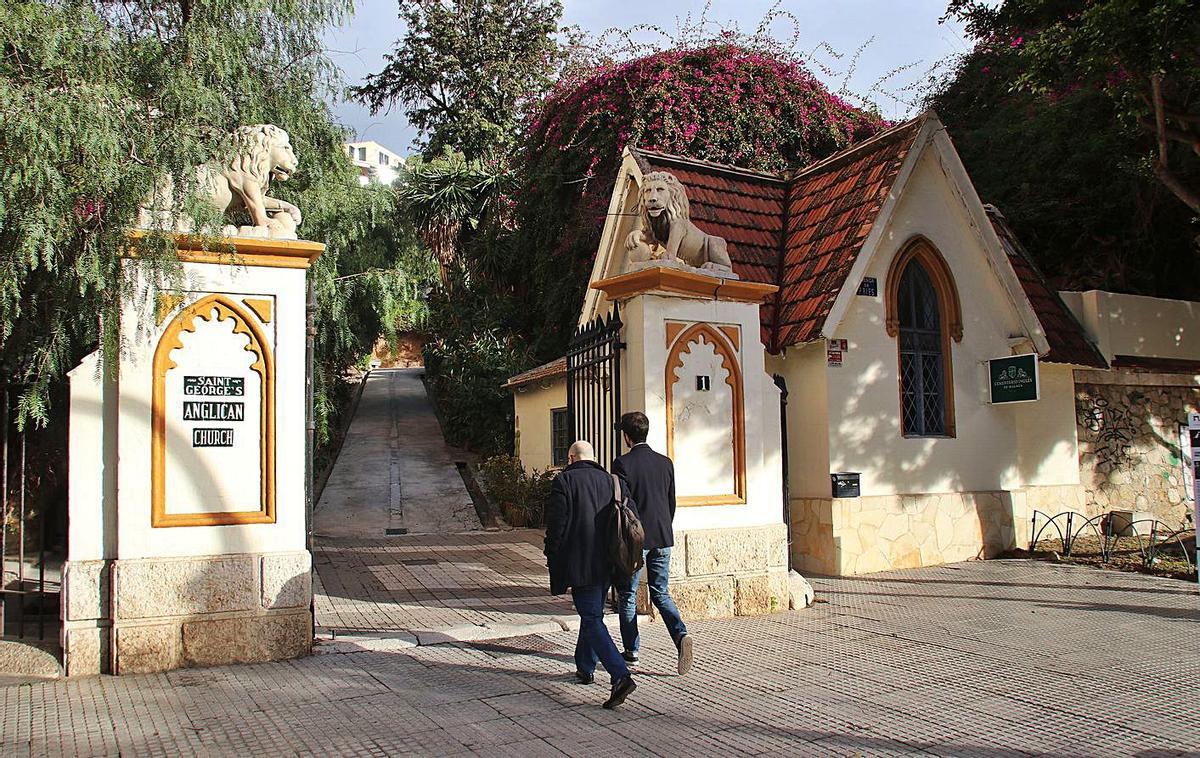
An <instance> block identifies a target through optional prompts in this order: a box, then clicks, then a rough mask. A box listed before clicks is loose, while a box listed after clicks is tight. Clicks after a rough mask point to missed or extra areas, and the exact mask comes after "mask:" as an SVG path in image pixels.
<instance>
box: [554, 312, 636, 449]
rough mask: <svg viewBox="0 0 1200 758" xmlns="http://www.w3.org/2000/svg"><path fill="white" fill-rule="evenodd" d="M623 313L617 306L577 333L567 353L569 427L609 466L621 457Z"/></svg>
mask: <svg viewBox="0 0 1200 758" xmlns="http://www.w3.org/2000/svg"><path fill="white" fill-rule="evenodd" d="M621 327H622V324H621V314H620V313H619V311H618V309H617V307H616V306H613V311H612V313H610V314H609V315H608V316H601V317H598V318H596V319H595V320H593V321H591V322H590V323H588V324H585V325H584V326H582V327H580V328H579V329H577V330H576V331H575V336H574V337H572V338H571V344H570V347H569V348H568V350H567V413H568V421H567V428H568V429H570V430H571V434H572V435H573V436H572V440H571V441H572V442H574V441H575V440H587V441H588V442H591V443H592V446H593V447H594V448H595V449H596V460H597V461H598V462H599V463H600V464H602V465H604V466H606V467H610V466H611V465H612V462H613V460H614V459H615V458H616V457H617V456H618V455H620V454H621V431H620V428H619V426H618V425H619V423H620V420H621V349H622V348H624V347H625V344H624V343H623V342H621Z"/></svg>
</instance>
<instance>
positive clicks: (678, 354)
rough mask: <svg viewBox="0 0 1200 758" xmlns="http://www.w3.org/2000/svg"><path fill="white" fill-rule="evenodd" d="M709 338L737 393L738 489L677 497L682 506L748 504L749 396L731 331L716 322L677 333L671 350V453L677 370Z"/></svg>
mask: <svg viewBox="0 0 1200 758" xmlns="http://www.w3.org/2000/svg"><path fill="white" fill-rule="evenodd" d="M702 342H707V343H710V344H712V346H713V348H714V349H715V350H716V352H717V355H719V356H720V358H721V366H722V368H724V369H725V383H726V384H728V385H729V388H730V390H731V391H732V397H733V418H732V419H731V420H730V421H731V425H732V427H733V430H732V431H733V478H734V491H733V492H730V493H722V494H720V495H684V496H681V497H679V498H678V499H677V501H678V504H679V505H680V506H693V505H744V504H745V502H746V411H745V407H746V398H745V395H744V394H743V388H742V367H741V364H739V363H738V356H737V348H735V347H734V346H733V345H732V344H730V342H729V338H728V335H726V334H725V333H724V332H723V331H721V330H718V329H716V328H714V327H713V325H712V324H706V323H702V322H701V323H696V324H692V325H691V326H689V327H687V328H686V329H684V330H682V333H679V334H677V336H676V338H675V340H674V342H673V343H672V344H671V345H670V351H669V352H668V353H667V366H666V369H667V376H666V387H667V392H666V401H667V403H666V404H667V457H668V458H671V459H674V458H675V407H674V403H675V384H676V383H677V382H678V381H679V376H678V375H677V374H676V372H677V371H679V369H680V368H682V367H683V354H684V353H688V352H691V346H692V345H695V344H700V343H702Z"/></svg>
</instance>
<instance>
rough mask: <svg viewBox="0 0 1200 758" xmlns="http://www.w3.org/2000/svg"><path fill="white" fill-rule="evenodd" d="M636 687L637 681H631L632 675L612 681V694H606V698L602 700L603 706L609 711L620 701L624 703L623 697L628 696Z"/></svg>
mask: <svg viewBox="0 0 1200 758" xmlns="http://www.w3.org/2000/svg"><path fill="white" fill-rule="evenodd" d="M636 689H637V682H635V681H633V677H632V676H626V677H623V678H621V679H618V680H617V681H615V682H613V686H612V694H611V695H609V696H608V700H605V701H604V707H605V708H607V709H608V710H610V711H611V710H612V709H613V708H616V707H617V706H618V705H620V704H621V703H624V702H625V698H627V697H629V696H630V695H631V694H632V693H633V691H634V690H636Z"/></svg>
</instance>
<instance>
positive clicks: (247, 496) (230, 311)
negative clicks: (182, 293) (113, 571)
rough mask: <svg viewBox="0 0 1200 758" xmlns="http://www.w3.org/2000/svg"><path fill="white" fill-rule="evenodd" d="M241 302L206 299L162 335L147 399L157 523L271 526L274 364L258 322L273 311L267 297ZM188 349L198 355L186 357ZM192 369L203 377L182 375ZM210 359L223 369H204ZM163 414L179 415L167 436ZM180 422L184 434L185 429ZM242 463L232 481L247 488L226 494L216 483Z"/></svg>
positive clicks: (182, 314)
mask: <svg viewBox="0 0 1200 758" xmlns="http://www.w3.org/2000/svg"><path fill="white" fill-rule="evenodd" d="M244 302H247V303H248V304H251V309H250V310H247V309H246V308H243V307H242V306H241V305H239V304H238V303H236V302H235V301H234V300H233V298H232V297H227V296H225V295H220V294H214V295H207V296H205V297H202V298H201V299H200V300H198V301H196V302H195V303H192V304H191V305H188V306H186V307H185V308H184V309H183V310H182V311H181V312H180V313H179V314H178V315H177V316H175V318H174V319H172V320H171V322H170V323H169V324H168V325H167V328H166V329H165V330H164V331H163V334H162V337H161V338H160V339H159V341H158V346H157V348H156V349H155V351H154V364H153V365H154V387H153V394H152V401H151V445H150V477H151V502H150V506H151V507H150V521H151V526H153V527H171V526H220V525H227V524H271V523H275V418H274V415H275V369H274V359H273V356H272V350H271V344H270V343H269V342H268V340H267V337H266V335H265V333H264V332H263V329H262V324H261V323H260V322H261V321H266V320H269V316H268V318H264V317H263V315H262V314H263V313H264V312H266V313H268V314H269V312H270V311H269V307H270V305H269V304H270V301H269V300H245V301H244ZM264 309H265V310H264ZM225 322H231V323H229V324H226V323H225ZM201 332H203V334H201ZM239 348H240V349H239ZM189 351H192V352H198V353H199V354H200V355H201V356H202V359H203V360H198V361H189V360H187V358H186V354H187V353H188V352H189ZM215 360H221V361H223V363H214V361H215ZM181 363H187V364H188V365H187V366H181ZM193 365H196V366H201V365H203V366H205V368H204V370H205V371H206V372H208V373H205V374H197V375H186V376H185V374H186V373H187V371H188V370H189V369H192V370H196V369H195V368H193ZM214 365H218V366H222V367H223V368H224V370H222V371H221V375H212V373H211V371H212V369H210V368H208V367H210V366H214ZM176 373H178V374H179V376H178V381H176V376H175V374H176ZM168 414H179V423H176V424H173V425H172V428H173V429H174V431H173V432H172V434H171V435H168V433H167V415H168ZM185 428H186V431H187V432H188V433H189V435H190V437H189V435H185V434H182V433H181V430H183V429H185ZM176 450H177V451H178V452H175V451H176ZM239 467H240V468H244V469H245V476H244V477H239V476H233V477H232V480H234V481H236V482H237V483H238V484H239V485H243V486H242V487H239V488H237V489H234V490H232V491H229V490H227V489H226V488H225V487H223V486H222V485H221V483H222V482H225V481H228V480H230V479H231V477H230V476H228V474H229V473H230V471H231V470H233V469H235V468H239ZM218 469H219V470H218ZM168 478H169V479H171V481H172V482H173V485H172V488H171V492H170V493H168V492H167V486H166V482H167V479H168ZM169 497H171V498H176V499H177V500H179V501H180V503H169V502H168V498H169ZM201 501H203V502H201ZM246 506H249V507H246Z"/></svg>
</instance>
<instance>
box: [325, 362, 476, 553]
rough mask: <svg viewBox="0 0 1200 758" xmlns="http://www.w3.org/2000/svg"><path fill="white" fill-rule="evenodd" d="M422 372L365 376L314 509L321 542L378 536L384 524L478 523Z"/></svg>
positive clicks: (464, 526) (429, 528)
mask: <svg viewBox="0 0 1200 758" xmlns="http://www.w3.org/2000/svg"><path fill="white" fill-rule="evenodd" d="M423 371H424V369H419V368H413V369H379V370H376V371H372V372H371V373H370V374H369V375H368V376H367V380H366V382H367V385H366V387H365V388H364V389H363V394H362V398H361V399H360V400H359V403H358V410H357V411H356V413H355V414H354V420H353V422H351V424H350V429H349V431H348V432H347V434H346V440H345V442H344V444H343V445H342V450H341V452H340V454H339V455H338V459H337V462H336V463H335V464H334V467H333V472H332V473H331V474H330V476H329V481H328V482H327V483H326V485H325V490H324V491H323V492H322V493H321V500H320V502H319V503H317V507H316V509H315V511H314V514H313V520H314V531H315V532H316V534H317V537H318V539H319V540H320V541H322V542H325V543H326V544H330V540H328V539H321V538H330V537H339V538H340V537H384V536H385V535H386V533H387V530H389V529H391V530H407V532H408V533H409V534H448V533H451V532H460V531H468V530H472V529H480V528H482V526H481V525H480V523H479V517H478V516H477V515H476V513H475V506H474V503H473V502H472V501H471V496H470V494H469V493H468V492H467V488H466V485H464V484H463V481H462V477H461V476H460V475H459V473H458V469H457V467H456V466H455V464H454V455H453V453H452V452H451V450H450V448H449V447H448V446H447V445H446V443H445V442H444V441H443V440H442V435H441V428H440V427H439V426H438V420H437V417H436V416H435V415H434V413H433V406H432V405H431V404H430V402H429V397H428V396H427V395H426V393H425V385H424V384H422V383H421V378H420V377H421V372H423Z"/></svg>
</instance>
